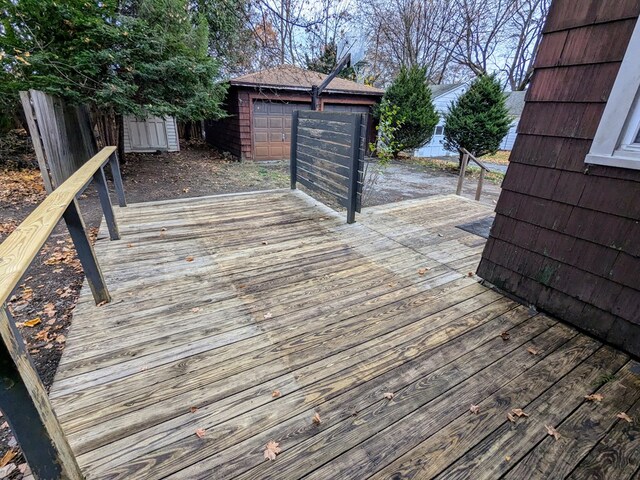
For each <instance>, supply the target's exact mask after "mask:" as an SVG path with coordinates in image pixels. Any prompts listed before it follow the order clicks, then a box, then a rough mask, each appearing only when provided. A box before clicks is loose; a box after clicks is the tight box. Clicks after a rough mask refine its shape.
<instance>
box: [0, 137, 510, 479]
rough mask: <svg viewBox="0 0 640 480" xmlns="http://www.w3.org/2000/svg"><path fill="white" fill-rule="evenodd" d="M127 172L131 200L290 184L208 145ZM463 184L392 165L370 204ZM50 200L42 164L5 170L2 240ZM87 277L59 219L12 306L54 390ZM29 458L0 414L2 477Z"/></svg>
mask: <svg viewBox="0 0 640 480" xmlns="http://www.w3.org/2000/svg"><path fill="white" fill-rule="evenodd" d="M19 165H24V162H19ZM122 172H123V177H124V186H125V192H126V195H127V201H128V202H129V203H136V202H144V201H151V200H164V199H174V198H181V197H195V196H202V195H213V194H219V193H231V192H242V191H252V190H264V189H272V188H286V187H288V186H289V166H288V162H283V161H280V162H269V163H253V162H243V163H240V162H236V161H233V160H232V159H228V158H226V157H224V156H222V155H220V154H219V153H218V152H217V151H215V150H212V149H210V148H208V147H207V146H206V145H202V144H196V145H191V146H187V147H186V148H183V150H182V151H181V152H179V153H157V154H137V155H133V154H130V155H128V156H127V159H126V163H124V164H123V165H122ZM456 182H457V175H455V174H454V173H451V172H448V171H444V170H439V169H437V168H432V167H429V166H425V165H420V164H412V163H392V164H390V165H389V166H388V167H387V168H385V169H384V170H383V171H382V172H381V174H380V175H379V177H378V181H377V182H376V184H375V185H374V186H373V188H372V190H371V192H370V194H369V196H368V198H366V199H365V207H366V206H371V205H379V204H383V203H389V202H395V201H399V200H404V199H408V198H418V197H424V196H430V195H437V194H442V193H453V192H454V191H455V186H456ZM475 185H476V182H475V180H473V179H469V180H468V181H467V183H466V186H465V192H464V193H465V195H466V196H469V197H472V196H473V193H474V191H475ZM485 192H486V194H485V196H484V198H483V201H484V202H487V203H495V201H496V200H497V196H498V194H499V187H498V186H497V185H495V184H492V183H490V182H487V184H486V187H485ZM44 198H45V192H44V187H43V184H42V180H41V177H40V174H39V171H38V170H37V169H34V168H19V169H18V168H14V169H8V170H4V171H3V170H0V241H2V240H4V239H5V238H6V237H7V236H8V235H9V234H10V233H11V232H12V231H13V230H14V229H15V227H16V226H17V225H18V224H19V223H20V222H22V221H23V220H24V219H25V218H26V217H27V215H28V214H29V213H30V212H31V211H32V210H33V209H34V208H35V207H36V206H37V205H38V203H40V202H41V201H42V200H43V199H44ZM79 202H80V208H81V212H82V214H83V217H84V220H85V223H86V225H87V227H88V230H89V233H90V235H92V236H94V237H95V235H96V233H97V228H98V226H99V224H100V221H101V218H102V211H101V209H100V205H99V202H98V199H97V194H96V192H95V191H94V190H93V187H89V189H87V191H86V192H85V193H84V194H83V195H81V197H80V198H79ZM83 278H84V276H83V273H82V267H81V265H80V262H79V260H78V259H77V257H76V253H75V249H74V247H73V243H72V242H71V239H70V237H69V235H68V233H67V231H66V228H65V227H64V225H63V224H59V225H58V226H57V227H56V229H55V230H54V232H53V234H52V235H51V237H50V238H49V240H48V241H47V242H46V244H45V245H44V247H43V248H42V250H41V251H40V253H39V254H38V256H37V257H36V258H35V260H34V261H33V263H32V265H31V267H30V268H29V270H28V271H27V273H26V275H25V276H24V278H23V280H22V282H21V283H20V285H19V286H18V288H16V290H15V292H14V295H13V296H12V297H11V299H10V301H9V304H8V306H9V310H10V312H11V314H12V315H13V317H14V319H15V321H16V323H17V325H18V328H19V329H20V331H21V333H22V335H23V337H24V339H25V341H26V343H27V346H28V349H29V352H30V354H31V356H32V358H33V361H34V364H35V367H36V370H37V371H38V374H39V375H40V377H41V379H42V381H43V383H44V384H45V386H46V387H47V389H48V388H49V387H50V386H51V384H52V382H53V378H54V375H55V371H56V368H57V365H58V362H59V360H60V356H61V354H62V351H63V349H64V345H65V341H66V332H67V330H68V328H69V325H70V323H71V318H72V311H73V308H74V306H75V304H76V301H77V298H78V295H79V291H80V287H81V286H82V282H83ZM0 415H1V414H0ZM24 462H25V461H24V457H23V456H22V454H21V452H20V449H19V446H18V445H17V442H16V440H15V438H14V437H13V435H12V434H11V431H10V428H9V426H8V424H7V422H5V421H3V419H2V418H0V479H2V478H10V479H19V478H22V476H23V471H24V469H25V468H26V464H25V463H24Z"/></svg>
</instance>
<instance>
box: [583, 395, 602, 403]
mask: <svg viewBox="0 0 640 480" xmlns="http://www.w3.org/2000/svg"><path fill="white" fill-rule="evenodd" d="M584 398H585V400H586V401H587V402H597V403H599V402H601V401H602V398H603V397H602V395H600V394H599V393H592V394H591V395H585V397H584Z"/></svg>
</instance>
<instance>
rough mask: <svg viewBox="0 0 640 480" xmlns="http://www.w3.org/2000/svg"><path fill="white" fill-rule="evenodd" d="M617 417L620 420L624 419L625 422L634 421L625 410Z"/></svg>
mask: <svg viewBox="0 0 640 480" xmlns="http://www.w3.org/2000/svg"><path fill="white" fill-rule="evenodd" d="M616 417H618V418H619V419H620V420H624V421H625V422H629V423H633V419H632V418H631V417H630V416H629V415H627V414H626V413H625V412H620V413H619V414H618V415H616Z"/></svg>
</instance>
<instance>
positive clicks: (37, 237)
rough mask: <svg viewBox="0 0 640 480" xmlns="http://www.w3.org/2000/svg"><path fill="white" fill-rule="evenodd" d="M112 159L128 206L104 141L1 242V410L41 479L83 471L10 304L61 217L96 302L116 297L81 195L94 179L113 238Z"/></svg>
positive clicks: (119, 194) (122, 203)
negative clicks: (89, 228)
mask: <svg viewBox="0 0 640 480" xmlns="http://www.w3.org/2000/svg"><path fill="white" fill-rule="evenodd" d="M107 163H110V166H111V172H112V175H113V180H114V185H115V190H116V194H117V197H118V203H119V205H120V206H121V207H125V206H126V200H125V196H124V188H123V185H122V177H121V175H120V167H119V165H118V158H117V154H116V148H115V147H105V148H103V149H102V150H101V151H100V152H98V154H97V155H95V156H94V157H93V158H91V159H90V160H88V161H87V162H86V163H85V164H84V165H83V166H82V167H80V169H78V171H76V172H75V173H74V174H73V175H72V176H71V177H69V179H67V180H66V181H65V182H64V183H63V184H62V185H60V186H59V187H58V188H57V189H55V190H54V191H53V192H52V193H51V194H50V195H49V196H48V197H47V198H46V199H45V200H44V201H43V202H42V203H41V204H40V205H38V207H37V208H36V209H35V210H34V211H33V212H32V213H31V214H30V215H29V216H28V217H27V218H26V219H25V220H24V221H23V222H22V223H21V224H20V225H19V226H18V227H17V228H16V229H15V231H14V232H13V233H12V234H11V235H9V237H7V239H6V240H5V241H4V242H3V243H2V244H1V245H0V306H1V308H0V337H1V338H2V342H0V410H2V412H3V413H4V416H5V417H6V420H7V421H8V423H9V426H10V427H11V429H12V431H13V434H14V435H15V437H16V439H17V440H18V443H19V444H20V447H21V448H22V451H23V453H24V455H25V457H26V459H27V462H28V463H29V466H30V467H31V470H32V472H33V474H34V475H35V477H36V478H46V479H56V478H65V479H66V478H69V479H74V480H75V479H81V478H83V477H82V473H81V472H80V468H79V467H78V464H77V462H76V460H75V457H74V455H73V452H72V451H71V448H70V447H69V443H68V442H67V439H66V437H65V435H64V433H63V431H62V429H61V427H60V424H59V423H58V420H57V418H56V416H55V414H54V412H53V409H52V407H51V403H50V402H49V398H48V397H47V393H46V390H45V388H44V385H43V384H42V382H41V381H40V379H39V377H38V374H37V372H36V370H35V368H34V366H33V362H32V361H31V358H30V356H29V353H28V352H27V349H26V347H25V343H24V340H23V338H22V335H21V334H20V332H19V331H18V329H17V328H16V325H15V322H14V320H13V318H12V316H11V313H10V312H9V309H8V307H7V302H8V301H9V297H10V296H11V294H12V292H13V290H14V289H15V288H16V286H17V285H18V283H19V282H20V280H21V278H22V277H23V276H24V274H25V273H26V271H27V269H28V268H29V265H30V264H31V262H32V261H33V259H34V258H35V257H36V255H37V254H38V252H39V251H40V249H41V248H42V246H43V245H44V244H45V242H46V241H47V239H48V238H49V235H50V234H51V232H52V231H53V229H54V228H55V226H56V225H57V223H58V222H59V221H60V219H62V218H63V219H64V221H65V223H66V225H67V228H68V229H69V233H70V235H71V238H72V240H73V243H74V245H75V247H76V251H77V253H78V258H79V259H80V262H81V264H82V268H83V269H84V272H85V275H86V278H87V282H88V284H89V287H90V288H91V292H92V293H93V297H94V300H95V302H96V304H102V303H103V302H109V301H110V300H111V297H110V296H109V291H108V290H107V286H106V285H105V282H104V278H103V276H102V272H101V271H100V266H99V265H98V261H97V259H96V256H95V253H94V251H93V247H92V245H91V241H90V239H89V236H88V235H87V232H86V228H85V225H84V221H83V219H82V216H81V214H80V210H79V207H78V202H77V200H76V197H77V196H78V195H79V194H81V193H82V192H83V191H84V190H85V188H86V187H87V186H88V185H89V184H90V183H91V182H92V181H93V182H94V183H95V185H96V187H97V190H98V196H99V198H100V204H101V206H102V211H103V212H104V217H105V220H106V223H107V227H108V230H109V236H110V238H111V239H112V240H115V239H119V238H120V234H119V232H118V226H117V224H116V220H115V217H114V214H113V208H112V206H111V200H110V197H109V191H108V189H107V181H106V178H105V174H104V166H105V165H106V164H107Z"/></svg>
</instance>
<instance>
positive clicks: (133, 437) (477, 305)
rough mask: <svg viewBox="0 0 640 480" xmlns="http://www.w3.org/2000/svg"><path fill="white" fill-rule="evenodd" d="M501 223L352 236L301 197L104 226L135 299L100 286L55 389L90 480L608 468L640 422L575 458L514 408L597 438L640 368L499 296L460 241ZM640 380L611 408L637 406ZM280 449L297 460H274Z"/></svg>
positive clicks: (204, 202) (454, 212)
mask: <svg viewBox="0 0 640 480" xmlns="http://www.w3.org/2000/svg"><path fill="white" fill-rule="evenodd" d="M490 213H491V211H490V208H489V207H487V206H485V205H482V204H478V203H477V202H473V201H470V200H467V199H462V198H460V197H456V196H437V197H429V198H426V199H420V200H409V201H404V202H398V203H396V204H390V205H385V206H378V207H373V208H371V209H366V210H365V211H364V212H363V214H362V215H360V216H359V217H358V223H356V224H353V225H346V224H345V223H344V219H343V218H342V215H341V214H339V213H337V212H334V211H332V210H330V209H329V208H328V207H326V206H324V205H322V204H320V203H319V202H317V201H315V200H312V199H310V197H307V196H306V195H304V194H303V193H301V192H299V191H293V192H291V191H288V190H278V191H269V192H264V193H260V192H253V193H250V194H237V195H222V196H213V197H200V198H193V199H179V200H175V201H161V202H151V203H148V204H146V203H140V204H133V205H130V206H129V207H126V208H118V209H116V215H117V217H118V220H119V224H120V226H121V227H120V231H121V233H122V239H121V240H118V241H109V240H108V236H107V232H106V230H105V229H104V228H103V229H102V230H101V231H100V233H99V235H98V238H99V240H98V242H97V244H96V252H97V255H98V258H99V260H100V263H101V266H102V268H103V271H104V275H105V279H106V281H107V283H108V284H109V287H110V291H111V293H112V295H113V297H114V301H113V302H112V303H110V304H107V305H104V306H102V307H99V308H97V307H95V305H94V304H93V302H92V301H91V299H90V293H89V292H88V289H87V288H83V290H82V293H81V297H80V299H79V302H78V306H77V307H76V310H75V311H74V319H73V322H72V327H71V330H70V332H69V335H68V340H67V348H66V349H65V352H64V355H63V358H62V360H61V363H60V368H59V371H58V373H57V375H56V379H55V381H54V385H53V387H52V389H51V393H50V397H51V399H52V403H53V405H54V407H55V409H56V413H57V415H58V417H59V419H60V421H61V423H62V426H63V428H64V430H65V433H66V434H67V435H68V437H69V441H70V444H71V446H72V448H73V450H74V452H75V453H76V455H77V457H78V461H79V463H80V465H81V467H82V469H83V471H84V472H85V473H86V475H87V478H89V479H102V478H110V479H111V478H123V479H129V478H136V479H137V478H140V479H156V478H157V479H159V478H190V479H191V478H210V477H211V472H212V471H215V477H216V478H268V477H277V478H298V477H300V476H304V475H307V476H309V477H310V478H323V479H324V478H339V477H341V478H347V477H349V478H354V477H362V476H366V475H375V476H376V477H377V478H387V477H388V476H391V475H395V476H396V477H397V478H428V477H433V476H435V475H441V476H443V478H449V477H447V475H450V476H451V478H469V477H468V476H467V473H468V472H469V471H473V475H474V476H473V478H494V477H495V474H496V473H497V474H509V475H519V474H520V473H521V471H520V470H518V469H535V468H539V469H541V470H542V471H550V470H553V471H555V472H561V473H562V475H563V476H567V475H570V474H573V475H574V476H575V475H578V474H579V472H580V471H585V472H589V474H593V472H594V471H595V472H597V471H598V470H597V462H598V461H599V460H600V459H602V458H610V450H611V449H613V448H616V446H617V445H618V443H619V442H622V441H624V440H625V439H627V438H628V433H629V432H630V431H632V430H630V429H632V428H635V426H631V427H625V426H624V425H621V424H620V423H619V422H616V421H615V420H611V419H610V418H608V417H607V418H606V419H604V418H603V419H601V420H602V422H601V423H602V427H600V428H599V429H595V430H593V431H592V432H587V433H586V434H584V435H583V436H576V437H575V438H572V441H571V443H569V444H568V449H569V450H571V451H578V452H581V453H580V454H579V455H577V456H576V457H575V458H572V461H571V462H567V461H566V459H565V458H564V457H563V454H562V452H560V453H558V452H556V451H555V450H551V453H549V450H548V449H549V448H551V447H553V445H551V446H549V441H548V439H547V438H545V437H544V432H540V431H538V430H539V429H525V428H524V427H522V426H521V425H522V424H524V423H527V424H533V421H532V419H528V421H527V422H519V423H518V425H516V426H515V427H514V426H512V425H511V424H509V423H508V422H506V420H505V417H504V415H502V414H501V413H504V412H503V410H505V409H507V408H509V407H513V406H515V405H523V406H524V405H526V408H527V409H530V410H531V412H532V417H533V415H537V417H536V418H538V417H540V416H541V415H543V414H545V415H546V414H547V412H548V411H549V410H550V409H551V408H557V414H556V415H555V416H554V417H553V418H554V422H555V424H557V425H561V426H562V425H565V426H566V429H567V430H572V431H574V430H575V431H580V429H583V430H584V426H583V423H584V421H585V418H587V417H588V415H591V413H592V412H591V410H587V407H585V406H584V405H582V404H581V402H583V400H584V398H583V397H584V395H586V394H587V393H591V390H593V388H592V387H588V386H585V385H583V384H582V383H581V382H589V381H593V379H594V378H597V377H598V376H599V375H603V374H609V373H611V372H613V373H615V372H616V371H618V370H619V369H620V368H622V367H623V365H624V364H625V362H627V361H628V358H627V357H626V356H625V355H624V354H621V353H619V352H616V351H614V350H612V349H611V348H609V347H603V346H601V345H600V344H599V343H598V342H596V341H594V340H591V339H590V338H589V337H587V336H585V335H583V334H580V333H578V332H577V331H576V330H574V329H572V328H570V327H568V326H565V325H562V324H560V323H558V322H556V321H555V320H554V319H551V318H549V317H546V316H545V315H542V314H538V313H537V312H535V311H532V310H529V309H527V308H526V307H524V306H520V305H518V304H516V303H514V302H513V301H512V300H510V299H508V298H505V297H503V296H502V295H501V294H500V293H499V292H497V291H495V290H492V289H489V288H487V287H486V286H483V285H481V284H480V283H478V279H477V278H476V277H475V276H474V275H473V272H474V271H475V268H476V266H477V263H478V262H479V259H480V255H481V252H482V249H483V246H484V242H485V240H484V239H483V238H482V237H478V236H476V235H473V234H470V233H468V232H465V231H462V230H460V229H458V228H456V226H457V225H459V224H462V223H468V222H471V221H474V220H477V219H481V218H484V217H486V216H487V215H489V214H490ZM504 331H508V332H509V333H510V339H509V340H508V341H505V340H503V339H502V338H501V337H500V336H499V334H500V333H501V332H504ZM528 347H533V348H535V349H536V350H537V351H538V354H537V355H532V354H531V353H529V352H528V351H527V348H528ZM633 371H634V370H633V369H630V368H629V365H627V369H626V370H620V372H626V373H624V381H625V382H626V383H624V385H625V386H626V387H627V388H628V389H629V390H630V392H626V393H625V392H623V390H622V388H621V387H616V388H617V389H616V390H615V391H614V390H612V391H611V392H610V393H608V394H607V395H608V396H609V395H610V396H611V397H612V403H611V404H610V405H609V406H608V407H607V408H608V409H614V410H615V409H618V408H622V407H625V408H628V409H629V411H630V412H631V413H634V412H636V410H637V408H638V406H637V404H638V397H639V396H640V395H639V394H638V392H637V390H638V389H637V386H636V387H633V385H634V384H633V380H634V379H635V374H634V373H633ZM610 383H611V384H610V385H609V386H607V385H604V386H602V387H601V388H602V389H612V388H614V386H615V385H617V383H615V382H610ZM630 385H631V386H630ZM634 388H635V390H634ZM572 389H575V390H576V391H577V392H578V393H579V395H578V397H579V398H575V396H568V395H567V392H568V391H571V390H572ZM274 390H279V391H280V392H281V395H280V396H279V397H277V398H274V397H272V395H271V393H272V392H273V391H274ZM389 391H390V392H394V393H395V397H394V399H393V400H392V401H391V402H389V401H388V400H386V399H384V398H383V394H384V393H385V392H389ZM583 392H587V393H583ZM470 403H479V404H480V406H481V412H482V413H481V414H479V415H477V416H476V415H472V414H470V413H469V411H468V408H469V404H470ZM191 407H197V408H196V409H192V408H191ZM576 409H577V410H576ZM605 411H606V412H609V410H605V409H603V410H602V412H605ZM315 412H318V413H319V414H320V416H321V418H322V422H321V424H320V425H314V424H313V422H311V418H312V416H313V414H314V413H315ZM580 412H582V413H580ZM589 418H590V417H589ZM563 422H564V423H563ZM199 428H202V429H204V430H205V431H206V434H205V437H204V438H202V439H201V438H198V437H197V436H196V435H195V431H196V429H199ZM272 439H273V440H276V441H279V442H281V446H282V447H283V452H282V454H280V455H279V457H278V459H277V460H276V461H275V462H265V461H264V459H263V456H262V450H263V448H264V444H265V443H266V442H268V441H269V440H272ZM507 445H509V448H510V451H511V452H512V453H511V456H512V460H511V462H510V463H507V462H504V459H503V456H504V455H502V450H501V449H504V448H505V447H506V446H507ZM496 449H497V450H496ZM622 451H624V452H625V453H624V454H622V455H621V456H620V457H619V459H617V460H616V461H611V462H609V463H608V464H607V465H606V467H603V470H604V471H606V472H607V474H610V475H615V474H616V473H618V472H619V473H620V474H621V475H626V477H630V476H632V475H634V474H635V472H636V470H637V469H638V467H639V465H638V461H640V459H638V458H636V457H637V455H634V453H635V452H636V450H635V445H634V444H633V443H631V445H626V446H625V448H624V449H623V450H622ZM425 459H429V461H427V462H426V463H425ZM479 459H481V460H482V462H480V463H479V462H478V460H479ZM560 463H562V464H563V465H564V466H563V467H561V468H559V467H557V465H558V464H560ZM483 465H485V466H483ZM520 465H522V466H520ZM512 472H513V473H512ZM621 478H622V477H621Z"/></svg>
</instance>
